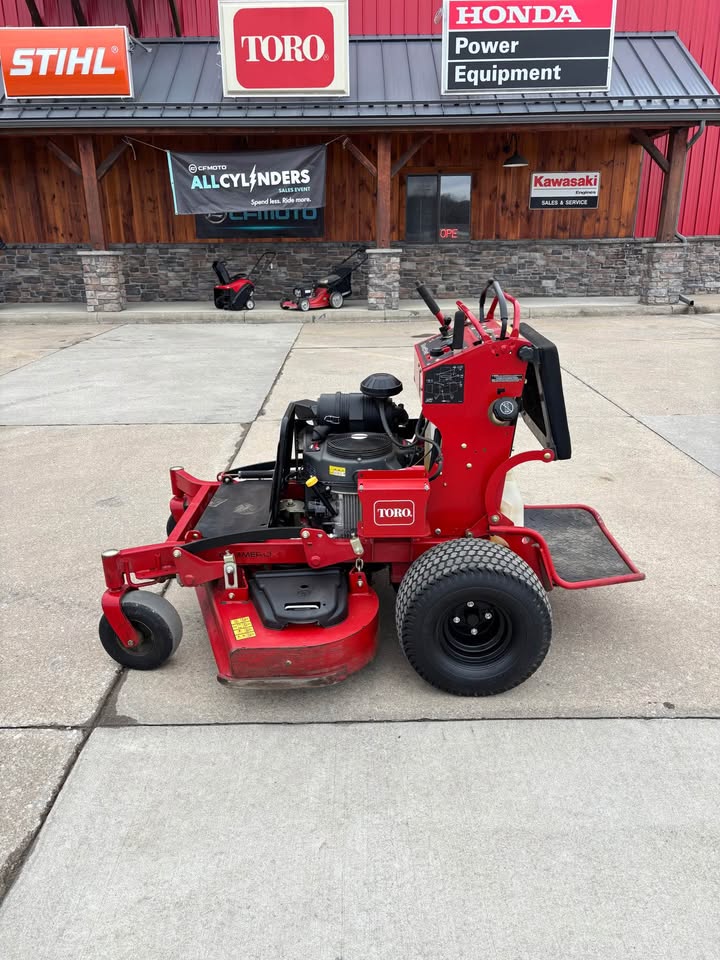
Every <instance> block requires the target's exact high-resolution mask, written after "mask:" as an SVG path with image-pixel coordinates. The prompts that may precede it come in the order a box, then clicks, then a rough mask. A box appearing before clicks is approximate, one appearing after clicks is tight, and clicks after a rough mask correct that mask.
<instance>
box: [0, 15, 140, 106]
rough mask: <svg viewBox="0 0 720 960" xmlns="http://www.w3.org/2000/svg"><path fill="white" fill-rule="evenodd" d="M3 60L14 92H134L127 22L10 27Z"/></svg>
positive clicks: (2, 42)
mask: <svg viewBox="0 0 720 960" xmlns="http://www.w3.org/2000/svg"><path fill="white" fill-rule="evenodd" d="M0 65H2V76H3V82H4V84H5V93H6V95H7V96H8V97H10V98H12V97H23V98H25V97H27V98H34V97H131V96H132V95H133V91H132V73H131V70H130V61H129V58H128V38H127V30H126V28H125V27H18V28H15V27H6V28H3V29H0Z"/></svg>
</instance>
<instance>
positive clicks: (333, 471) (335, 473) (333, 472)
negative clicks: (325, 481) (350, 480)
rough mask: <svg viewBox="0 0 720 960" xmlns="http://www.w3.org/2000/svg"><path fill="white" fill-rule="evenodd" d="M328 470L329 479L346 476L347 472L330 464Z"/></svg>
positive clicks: (343, 468)
mask: <svg viewBox="0 0 720 960" xmlns="http://www.w3.org/2000/svg"><path fill="white" fill-rule="evenodd" d="M328 469H329V471H330V476H331V477H344V476H346V475H347V470H346V469H345V467H334V466H333V465H332V464H330V466H329V468H328Z"/></svg>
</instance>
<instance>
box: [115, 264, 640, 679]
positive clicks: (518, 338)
mask: <svg viewBox="0 0 720 960" xmlns="http://www.w3.org/2000/svg"><path fill="white" fill-rule="evenodd" d="M489 290H491V291H492V292H493V294H494V299H493V302H492V306H491V308H490V310H489V311H488V313H487V316H485V302H486V296H487V294H488V291H489ZM418 291H419V293H420V295H421V296H422V297H423V299H424V300H425V302H426V303H427V304H428V306H429V307H430V309H431V311H432V312H433V314H435V316H436V317H437V319H438V320H439V322H440V331H439V333H438V334H437V335H436V336H432V337H430V338H429V339H427V340H425V341H424V342H422V343H419V344H418V345H417V346H416V347H415V381H416V384H417V388H418V390H419V392H420V397H421V400H422V414H421V416H420V417H419V418H418V419H413V418H410V417H409V416H408V414H407V412H406V411H405V409H404V408H403V406H402V404H396V403H395V401H394V400H393V399H392V398H393V397H396V396H397V395H398V394H399V393H400V392H401V390H402V384H401V383H400V381H399V380H398V379H397V378H396V377H394V376H393V375H392V374H389V373H376V374H372V375H371V376H368V377H366V378H365V380H363V382H362V384H361V386H360V392H359V393H345V394H344V393H330V394H323V395H321V396H320V397H318V399H317V400H315V401H310V400H299V401H296V402H294V403H291V404H290V405H289V407H288V408H287V411H286V413H285V416H284V417H283V420H282V424H281V427H280V437H279V443H278V448H277V456H276V459H275V460H273V461H267V462H265V463H256V464H253V465H252V466H247V467H241V468H238V469H231V470H226V471H225V472H223V473H221V474H220V475H219V476H218V478H217V479H216V480H210V481H205V480H197V479H195V478H194V477H192V476H190V474H188V473H186V472H185V471H184V470H183V469H182V467H172V468H171V470H170V483H171V487H172V499H171V500H170V514H171V515H170V519H169V521H168V537H167V540H165V541H164V542H161V543H156V544H152V545H151V546H146V547H136V548H134V549H129V550H109V551H107V552H106V553H104V554H103V566H104V572H105V579H106V583H107V590H106V592H105V594H104V596H103V601H102V606H103V611H104V616H103V618H102V620H101V622H100V639H101V641H102V644H103V646H104V647H105V649H106V651H107V652H108V653H109V654H110V656H111V657H113V658H114V659H115V660H117V661H118V663H121V664H123V665H125V666H128V667H136V668H138V669H141V670H145V669H150V668H153V667H158V666H159V665H160V664H161V663H163V661H165V660H166V659H167V658H168V657H169V656H170V655H171V654H172V653H173V652H174V651H175V649H176V648H177V645H178V643H179V642H180V637H181V634H182V624H181V622H180V619H179V617H178V615H177V613H176V612H175V610H174V608H173V607H172V606H171V604H170V603H169V602H168V601H167V600H166V599H165V598H163V597H160V596H158V595H157V594H153V593H148V592H147V591H144V590H141V589H138V588H139V587H144V586H148V585H150V584H154V583H161V582H163V581H168V580H171V579H173V578H177V580H178V582H179V583H180V584H181V585H182V586H187V587H194V588H195V589H196V591H197V596H198V599H199V602H200V607H201V609H202V613H203V617H204V619H205V624H206V627H207V631H208V634H209V637H210V643H211V645H212V648H213V652H214V654H215V659H216V661H217V667H218V679H220V680H221V681H224V682H228V683H241V684H242V683H244V684H251V685H256V686H257V685H283V684H287V685H289V684H312V685H319V684H329V683H335V682H336V681H339V680H343V679H344V678H345V677H347V676H349V675H350V674H352V673H354V672H355V671H356V670H359V669H360V668H361V667H363V666H365V664H367V663H368V662H369V661H370V660H371V659H372V657H373V655H374V653H375V649H376V643H377V625H378V597H377V594H376V593H375V591H374V590H373V589H372V587H371V585H370V580H371V578H372V577H373V576H374V575H375V574H376V573H377V572H378V571H379V570H381V569H385V570H387V571H388V573H389V577H390V581H391V582H392V584H393V585H394V586H395V587H396V588H397V602H396V622H397V631H398V635H399V638H400V643H401V645H402V649H403V650H404V652H405V655H406V657H407V659H408V660H409V662H410V663H411V664H412V666H413V667H414V668H415V670H416V671H417V672H418V673H419V674H420V676H421V677H423V678H424V679H425V680H427V681H428V682H429V683H431V684H432V685H433V686H435V687H439V688H440V689H441V690H446V691H448V692H450V693H454V694H460V695H465V696H483V695H487V694H495V693H500V692H502V691H504V690H508V689H510V688H511V687H514V686H516V685H517V684H519V683H522V682H523V681H524V680H526V679H527V678H528V677H529V676H530V675H531V674H532V673H533V672H534V671H535V670H536V669H537V668H538V667H539V666H540V664H541V663H542V661H543V659H544V657H545V655H546V653H547V651H548V647H549V644H550V635H551V630H552V619H551V613H550V606H549V604H548V600H547V591H549V590H551V589H552V588H553V587H555V586H560V587H565V588H567V589H570V590H577V589H580V588H584V587H597V586H602V585H604V584H614V583H623V582H627V581H632V580H642V579H643V578H644V575H643V574H642V573H640V572H639V571H638V570H637V568H636V567H635V566H634V564H633V563H632V561H631V560H630V559H629V558H628V557H627V556H626V554H625V553H624V552H623V550H622V549H621V548H620V547H619V546H618V544H617V543H616V542H615V540H614V539H613V537H612V535H611V534H610V533H609V532H608V530H607V529H606V528H605V526H604V524H603V522H602V520H601V519H600V517H599V516H598V514H597V513H596V512H595V511H594V510H593V509H592V508H590V507H586V506H581V505H579V504H570V505H563V506H548V505H540V506H525V507H523V505H522V503H521V502H519V501H518V497H517V493H516V488H514V485H513V483H512V481H511V479H509V476H510V471H511V470H512V469H513V468H514V467H516V466H518V465H519V464H523V463H527V462H529V461H540V462H541V463H550V462H552V461H553V460H566V459H568V458H569V457H570V436H569V433H568V425H567V419H566V415H565V402H564V398H563V388H562V382H561V375H560V365H559V361H558V354H557V350H556V348H555V346H554V345H553V344H552V343H551V342H550V341H549V340H546V339H545V337H543V336H542V335H541V334H539V333H537V332H536V331H535V330H534V329H533V328H532V327H530V326H528V325H527V324H521V323H520V308H519V305H518V303H517V301H516V300H514V299H513V298H512V297H510V296H507V297H506V296H505V295H504V294H503V292H502V290H501V289H500V286H499V285H498V283H497V282H495V281H490V283H489V284H488V286H487V287H486V289H485V291H484V292H483V294H482V296H481V298H480V310H479V314H480V316H479V319H478V318H477V317H475V316H474V315H473V313H472V312H471V311H470V310H469V309H468V308H467V307H466V306H465V305H464V304H463V303H462V302H461V301H457V306H458V310H457V312H456V313H455V316H454V318H453V321H452V322H451V321H450V320H449V319H448V318H446V317H444V316H443V314H442V313H441V312H440V310H439V308H438V306H437V304H436V303H435V302H434V300H433V298H432V296H431V294H430V293H429V291H428V290H427V289H426V288H424V287H418ZM507 301H510V303H511V304H512V306H513V320H512V323H510V322H509V318H508V307H507ZM497 308H499V320H496V319H495V310H496V309H497ZM520 418H522V419H523V420H524V421H525V423H526V425H527V426H528V427H529V428H530V430H531V431H532V433H533V434H534V435H535V437H536V438H537V439H538V440H539V442H540V449H536V450H534V451H531V452H527V453H518V454H515V455H512V446H513V439H514V436H515V429H516V425H517V423H518V420H519V419H520Z"/></svg>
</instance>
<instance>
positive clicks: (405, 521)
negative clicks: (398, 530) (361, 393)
mask: <svg viewBox="0 0 720 960" xmlns="http://www.w3.org/2000/svg"><path fill="white" fill-rule="evenodd" d="M373 513H374V517H375V524H376V526H378V527H383V526H408V527H409V526H412V524H413V523H415V503H414V502H413V501H412V500H376V501H375V506H374V509H373Z"/></svg>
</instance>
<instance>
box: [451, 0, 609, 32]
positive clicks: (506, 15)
mask: <svg viewBox="0 0 720 960" xmlns="http://www.w3.org/2000/svg"><path fill="white" fill-rule="evenodd" d="M612 20H613V0H570V2H568V3H563V2H556V0H550V2H548V3H520V2H518V0H481V2H475V3H472V2H471V0H470V2H468V0H450V13H449V24H448V26H449V29H450V30H542V29H546V30H561V29H564V28H569V29H576V30H577V29H585V30H590V29H597V28H604V29H606V30H607V29H608V27H609V26H610V24H611V23H612Z"/></svg>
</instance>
